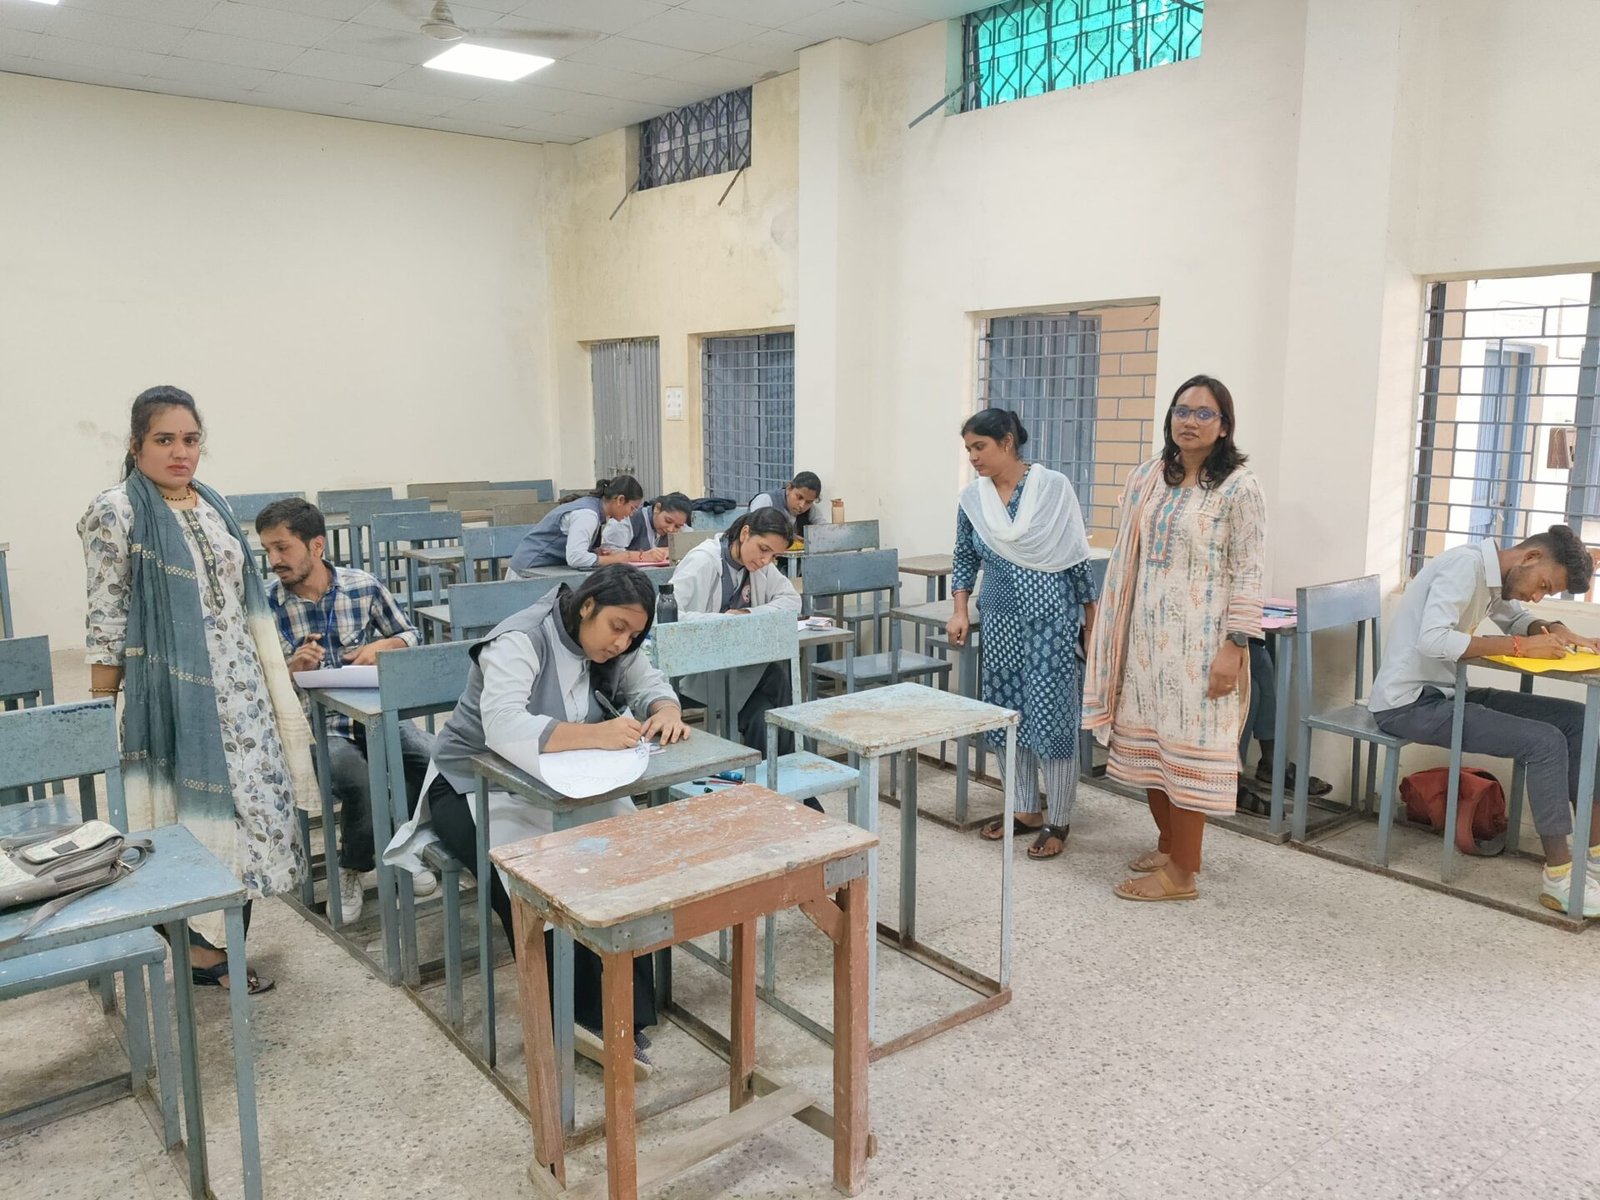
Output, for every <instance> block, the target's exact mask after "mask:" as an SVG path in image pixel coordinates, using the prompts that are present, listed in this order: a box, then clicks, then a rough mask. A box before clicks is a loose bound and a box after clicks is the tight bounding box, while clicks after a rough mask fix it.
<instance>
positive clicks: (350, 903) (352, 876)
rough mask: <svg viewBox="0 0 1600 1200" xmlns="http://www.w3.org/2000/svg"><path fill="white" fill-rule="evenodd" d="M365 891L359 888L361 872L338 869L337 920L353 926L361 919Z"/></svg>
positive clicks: (365, 897) (365, 896) (365, 895)
mask: <svg viewBox="0 0 1600 1200" xmlns="http://www.w3.org/2000/svg"><path fill="white" fill-rule="evenodd" d="M366 899H367V889H366V888H364V887H362V886H361V872H360V871H350V870H346V869H345V868H343V867H340V868H339V920H340V921H341V922H343V923H344V924H346V925H354V924H355V923H356V922H357V921H359V920H360V919H361V907H362V905H363V904H365V903H366Z"/></svg>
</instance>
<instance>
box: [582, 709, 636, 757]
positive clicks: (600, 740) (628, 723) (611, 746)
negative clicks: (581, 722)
mask: <svg viewBox="0 0 1600 1200" xmlns="http://www.w3.org/2000/svg"><path fill="white" fill-rule="evenodd" d="M590 728H591V729H593V730H594V748H595V749H596V750H631V749H633V748H634V747H635V746H637V745H638V744H639V739H640V738H641V737H643V736H644V727H643V726H642V725H640V724H639V722H637V721H635V720H634V719H633V718H632V717H628V716H622V717H613V718H612V719H611V720H609V721H601V722H600V723H599V724H597V725H592V726H590Z"/></svg>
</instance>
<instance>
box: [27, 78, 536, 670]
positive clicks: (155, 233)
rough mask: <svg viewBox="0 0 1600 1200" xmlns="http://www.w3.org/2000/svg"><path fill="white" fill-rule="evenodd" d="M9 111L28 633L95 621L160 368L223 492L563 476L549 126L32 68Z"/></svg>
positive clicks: (56, 637)
mask: <svg viewBox="0 0 1600 1200" xmlns="http://www.w3.org/2000/svg"><path fill="white" fill-rule="evenodd" d="M0 113H4V114H5V116H4V119H0V162H4V163H5V186H4V187H0V407H3V409H4V415H3V420H0V428H3V430H4V433H3V435H0V440H3V443H4V445H5V448H6V451H7V454H6V462H5V466H4V468H3V469H0V542H10V544H11V553H10V566H11V586H12V595H13V599H14V602H15V605H16V609H17V620H16V628H17V632H18V633H26V634H33V633H47V634H49V635H50V638H51V641H52V644H53V645H55V646H58V647H59V646H67V645H73V644H81V639H82V636H83V600H84V585H83V562H82V550H81V547H80V545H79V543H78V540H77V535H76V533H75V526H76V523H77V521H78V518H79V517H80V516H81V515H82V513H83V511H84V509H85V508H86V507H87V506H88V503H89V501H90V499H91V498H92V497H93V496H94V494H95V493H96V492H97V491H99V490H100V489H101V488H103V487H106V486H108V485H109V484H111V483H112V482H114V481H115V480H116V478H117V476H118V473H119V468H120V464H121V461H122V455H123V451H124V442H125V438H126V431H127V413H128V405H129V403H130V401H131V400H132V398H133V396H134V395H135V394H137V393H138V392H139V391H140V390H142V389H143V388H145V387H148V386H150V385H152V384H157V383H173V384H177V385H179V386H181V387H184V388H186V389H188V390H189V391H191V392H192V393H194V395H195V397H196V399H197V400H198V401H199V404H200V407H201V412H202V414H203V415H204V416H205V417H206V419H207V422H208V438H209V445H208V452H207V457H206V460H205V462H204V463H203V465H202V471H201V478H202V479H203V480H204V481H205V482H207V483H209V484H210V485H212V486H213V487H215V488H217V489H218V490H219V491H222V492H224V493H229V492H247V491H268V490H295V489H304V490H306V491H307V492H308V493H314V492H315V491H316V490H317V489H319V488H326V487H348V486H363V485H374V484H378V485H381V484H396V485H401V487H402V489H403V485H404V484H406V483H407V482H412V481H422V480H444V479H463V478H465V479H495V478H501V479H505V478H527V477H541V476H548V475H552V474H556V473H558V462H559V458H558V449H557V448H558V445H559V437H558V434H559V416H558V414H557V413H556V411H555V407H554V406H553V405H552V404H551V403H550V396H551V389H552V373H551V363H550V356H549V353H548V338H549V333H548V327H549V309H548V304H547V303H546V294H547V283H546V275H547V272H548V259H547V254H546V250H545V242H544V236H543V222H542V210H543V204H544V189H545V186H546V182H545V171H544V156H545V151H544V149H543V148H542V147H538V146H528V145H523V144H520V143H515V142H507V141H497V140H491V139H487V138H475V137H465V136H460V135H456V134H448V133H433V132H427V131H423V130H417V129H409V128H402V127H398V126H391V125H378V124H371V123H365V122H359V121H349V120H339V119H335V118H330V117H321V116H311V115H306V114H301V113H291V112H281V111H278V110H274V109H266V108H252V107H247V106H244V105H235V104H221V103H213V102H210V101H204V100H190V99H180V98H175V97H167V96H157V95H151V94H148V93H144V92H131V91H123V90H119V89H113V88H101V87H91V86H85V85H82V84H76V83H65V82H59V81H53V80H44V79H36V78H32V77H28V76H21V75H9V74H0ZM486 430H487V431H493V436H483V433H484V431H486ZM400 494H401V495H403V494H404V491H403V490H401V492H400Z"/></svg>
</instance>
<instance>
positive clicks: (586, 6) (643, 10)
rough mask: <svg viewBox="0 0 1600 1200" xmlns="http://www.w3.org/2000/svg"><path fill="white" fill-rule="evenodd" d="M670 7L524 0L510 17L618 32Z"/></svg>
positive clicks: (658, 2)
mask: <svg viewBox="0 0 1600 1200" xmlns="http://www.w3.org/2000/svg"><path fill="white" fill-rule="evenodd" d="M671 7H672V5H671V4H668V3H663V2H662V0H526V2H524V3H523V4H521V5H520V6H519V7H518V8H516V9H514V10H513V11H512V13H511V15H512V16H513V17H514V18H516V19H517V20H518V21H520V22H521V23H522V24H524V25H560V26H566V27H568V28H572V29H593V30H595V31H597V32H599V33H621V32H622V31H623V30H625V29H627V28H628V27H629V26H632V25H637V24H638V23H639V22H640V21H645V20H648V19H649V18H651V17H656V16H660V15H661V14H662V13H664V12H666V11H667V9H669V8H671Z"/></svg>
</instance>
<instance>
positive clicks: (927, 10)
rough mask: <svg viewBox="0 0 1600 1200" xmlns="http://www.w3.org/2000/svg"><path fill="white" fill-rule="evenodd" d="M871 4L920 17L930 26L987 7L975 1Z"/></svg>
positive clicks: (891, 0)
mask: <svg viewBox="0 0 1600 1200" xmlns="http://www.w3.org/2000/svg"><path fill="white" fill-rule="evenodd" d="M872 4H873V5H874V6H875V7H877V8H887V9H889V10H890V11H891V12H903V13H909V14H910V15H911V16H913V17H921V18H922V22H923V24H924V25H931V24H932V23H933V22H935V21H948V20H950V19H951V18H952V17H964V16H966V14H967V13H969V12H977V11H978V10H979V9H980V8H987V7H989V6H988V5H987V4H980V3H977V2H976V0H872Z"/></svg>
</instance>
